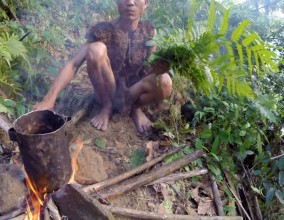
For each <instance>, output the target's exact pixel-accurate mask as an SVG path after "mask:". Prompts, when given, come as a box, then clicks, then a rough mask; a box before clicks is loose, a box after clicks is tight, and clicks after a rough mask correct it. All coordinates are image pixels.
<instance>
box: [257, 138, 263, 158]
mask: <svg viewBox="0 0 284 220" xmlns="http://www.w3.org/2000/svg"><path fill="white" fill-rule="evenodd" d="M256 148H257V151H258V153H259V154H260V153H262V152H263V150H262V141H261V137H260V134H257V143H256Z"/></svg>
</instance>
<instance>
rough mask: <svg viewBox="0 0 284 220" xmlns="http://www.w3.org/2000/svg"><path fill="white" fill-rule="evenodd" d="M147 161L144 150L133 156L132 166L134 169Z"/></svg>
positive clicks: (136, 152) (137, 151)
mask: <svg viewBox="0 0 284 220" xmlns="http://www.w3.org/2000/svg"><path fill="white" fill-rule="evenodd" d="M144 161H145V151H144V150H143V149H139V150H136V151H135V152H134V153H133V154H132V156H131V166H132V167H133V168H135V167H138V166H140V165H141V164H143V163H144Z"/></svg>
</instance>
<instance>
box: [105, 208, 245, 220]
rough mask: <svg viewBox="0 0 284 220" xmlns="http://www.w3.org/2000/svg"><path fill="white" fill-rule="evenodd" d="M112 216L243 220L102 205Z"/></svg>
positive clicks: (151, 219) (170, 219)
mask: <svg viewBox="0 0 284 220" xmlns="http://www.w3.org/2000/svg"><path fill="white" fill-rule="evenodd" d="M103 206H104V207H105V208H106V209H108V210H109V211H110V212H111V213H112V214H115V215H119V216H124V217H131V218H135V219H148V220H155V219H157V220H163V219H164V220H243V218H242V217H241V216H222V217H221V216H220V217H219V216H210V217H209V216H195V217H193V216H188V215H173V214H161V213H155V212H145V211H138V210H134V209H126V208H118V207H113V206H106V205H103Z"/></svg>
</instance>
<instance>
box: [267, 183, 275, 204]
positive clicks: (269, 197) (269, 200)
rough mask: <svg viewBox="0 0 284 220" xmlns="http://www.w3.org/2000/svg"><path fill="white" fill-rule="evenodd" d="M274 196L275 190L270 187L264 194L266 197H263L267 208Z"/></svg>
mask: <svg viewBox="0 0 284 220" xmlns="http://www.w3.org/2000/svg"><path fill="white" fill-rule="evenodd" d="M274 195H275V189H274V188H273V187H271V188H270V189H269V190H268V191H267V193H266V197H265V204H266V205H267V206H269V205H270V204H271V202H272V200H273V198H274Z"/></svg>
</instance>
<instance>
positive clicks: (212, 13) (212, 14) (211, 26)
mask: <svg viewBox="0 0 284 220" xmlns="http://www.w3.org/2000/svg"><path fill="white" fill-rule="evenodd" d="M214 20H215V1H212V2H211V6H210V11H209V18H208V31H209V33H213V29H214Z"/></svg>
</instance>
